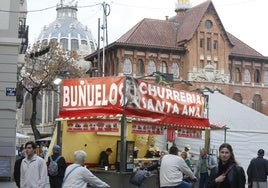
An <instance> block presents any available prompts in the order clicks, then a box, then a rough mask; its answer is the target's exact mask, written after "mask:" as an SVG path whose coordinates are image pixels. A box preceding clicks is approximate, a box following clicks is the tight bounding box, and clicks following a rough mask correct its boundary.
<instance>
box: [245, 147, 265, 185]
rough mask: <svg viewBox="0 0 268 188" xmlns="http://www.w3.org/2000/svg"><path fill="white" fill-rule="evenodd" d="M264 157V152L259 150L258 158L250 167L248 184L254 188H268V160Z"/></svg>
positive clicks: (253, 160)
mask: <svg viewBox="0 0 268 188" xmlns="http://www.w3.org/2000/svg"><path fill="white" fill-rule="evenodd" d="M263 156H264V150H263V149H259V151H258V157H257V158H254V159H252V160H251V161H250V164H249V166H248V169H247V174H248V184H249V186H251V187H252V188H255V187H256V188H263V187H265V188H267V175H268V160H266V159H264V158H263Z"/></svg>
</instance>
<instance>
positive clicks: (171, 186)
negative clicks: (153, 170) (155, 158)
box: [160, 146, 196, 188]
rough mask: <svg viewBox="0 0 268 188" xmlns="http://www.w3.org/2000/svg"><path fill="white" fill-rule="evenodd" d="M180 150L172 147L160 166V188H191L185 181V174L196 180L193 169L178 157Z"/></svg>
mask: <svg viewBox="0 0 268 188" xmlns="http://www.w3.org/2000/svg"><path fill="white" fill-rule="evenodd" d="M178 152H179V150H178V148H177V147H176V146H172V147H170V149H169V154H167V155H164V156H163V158H162V160H161V165H160V187H161V188H190V184H189V183H188V182H185V181H183V174H185V175H187V176H189V177H190V178H191V179H192V180H194V181H195V180H196V177H195V176H194V174H193V172H192V171H191V169H190V168H189V167H188V166H187V164H186V163H185V161H184V160H183V159H182V158H181V157H180V156H178Z"/></svg>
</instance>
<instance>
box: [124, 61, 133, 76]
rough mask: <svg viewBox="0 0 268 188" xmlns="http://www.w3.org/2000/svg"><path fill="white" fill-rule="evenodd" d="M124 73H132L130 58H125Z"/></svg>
mask: <svg viewBox="0 0 268 188" xmlns="http://www.w3.org/2000/svg"><path fill="white" fill-rule="evenodd" d="M123 73H124V74H131V73H132V63H131V61H130V59H128V58H126V59H125V60H124V67H123Z"/></svg>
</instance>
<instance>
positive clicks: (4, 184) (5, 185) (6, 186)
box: [0, 180, 17, 188]
mask: <svg viewBox="0 0 268 188" xmlns="http://www.w3.org/2000/svg"><path fill="white" fill-rule="evenodd" d="M0 187H1V188H16V187H17V186H16V183H15V182H14V181H13V182H11V181H7V180H6V181H5V180H0Z"/></svg>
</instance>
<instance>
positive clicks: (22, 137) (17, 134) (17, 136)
mask: <svg viewBox="0 0 268 188" xmlns="http://www.w3.org/2000/svg"><path fill="white" fill-rule="evenodd" d="M16 138H19V139H26V138H30V137H29V136H27V135H24V134H21V133H16Z"/></svg>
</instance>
